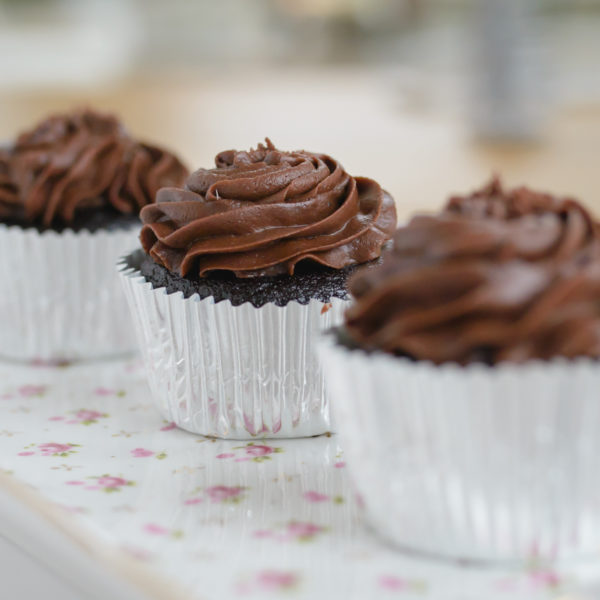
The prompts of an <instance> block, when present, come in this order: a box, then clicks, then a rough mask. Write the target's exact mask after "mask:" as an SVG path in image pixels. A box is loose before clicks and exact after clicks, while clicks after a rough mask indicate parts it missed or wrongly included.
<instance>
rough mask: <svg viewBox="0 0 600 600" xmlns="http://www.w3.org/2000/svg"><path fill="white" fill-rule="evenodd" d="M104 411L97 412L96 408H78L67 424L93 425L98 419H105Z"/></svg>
mask: <svg viewBox="0 0 600 600" xmlns="http://www.w3.org/2000/svg"><path fill="white" fill-rule="evenodd" d="M106 417H108V415H107V414H106V413H101V412H98V411H97V410H78V411H77V412H75V415H74V418H73V419H72V420H71V421H67V423H68V424H69V425H93V424H94V423H97V422H98V419H106Z"/></svg>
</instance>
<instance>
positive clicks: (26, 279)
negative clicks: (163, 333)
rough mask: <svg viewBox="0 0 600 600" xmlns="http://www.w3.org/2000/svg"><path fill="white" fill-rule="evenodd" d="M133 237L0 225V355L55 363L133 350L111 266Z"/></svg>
mask: <svg viewBox="0 0 600 600" xmlns="http://www.w3.org/2000/svg"><path fill="white" fill-rule="evenodd" d="M138 233H139V230H138V229H137V228H132V229H128V230H114V231H103V230H102V231H97V232H94V233H90V232H89V231H80V232H74V231H72V230H65V231H63V232H61V233H58V232H55V231H44V232H42V233H40V232H38V231H37V230H36V229H33V228H28V229H23V228H21V227H17V226H7V225H2V224H0V357H3V358H9V359H14V360H20V361H35V362H42V363H56V362H62V361H67V362H68V361H76V360H89V359H98V358H108V357H112V356H119V355H123V354H126V353H129V352H132V351H134V350H135V349H136V343H135V336H134V333H133V327H132V325H131V318H130V316H129V310H128V308H127V303H126V300H125V297H124V295H123V291H122V289H121V286H120V284H119V281H118V276H117V274H116V273H115V262H116V261H117V259H118V258H119V257H120V256H123V254H124V253H126V252H128V251H130V250H131V249H132V248H134V247H135V246H136V245H137V244H138V241H137V236H138Z"/></svg>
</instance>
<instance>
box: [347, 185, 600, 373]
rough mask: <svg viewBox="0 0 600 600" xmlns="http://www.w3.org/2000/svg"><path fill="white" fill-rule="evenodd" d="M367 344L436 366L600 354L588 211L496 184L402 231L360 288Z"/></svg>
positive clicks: (598, 290) (598, 249)
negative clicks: (440, 364)
mask: <svg viewBox="0 0 600 600" xmlns="http://www.w3.org/2000/svg"><path fill="white" fill-rule="evenodd" d="M350 291H351V292H352V294H353V295H354V296H355V299H356V302H355V304H354V305H353V306H352V307H351V308H350V309H349V310H348V312H347V315H346V318H347V329H348V332H349V334H350V335H351V337H352V338H353V339H354V340H355V341H356V342H357V343H358V344H359V345H361V346H362V347H364V348H367V349H380V350H384V351H386V352H390V353H393V354H398V355H405V356H409V357H412V358H415V359H418V360H431V361H433V362H435V363H443V362H458V363H461V364H466V363H469V362H473V361H483V362H487V363H497V362H500V361H504V360H508V361H515V362H522V361H525V360H528V359H533V358H539V359H549V358H552V357H556V356H564V357H569V358H571V357H576V356H590V357H598V356H600V303H599V302H598V298H599V297H600V296H599V294H600V242H599V237H598V229H597V225H596V223H595V222H594V220H593V219H592V217H591V215H590V214H589V212H588V211H587V210H586V209H585V208H584V207H583V206H582V205H581V204H579V203H578V202H576V201H574V200H571V199H565V198H555V197H553V196H551V195H549V194H544V193H538V192H534V191H532V190H529V189H527V188H524V187H522V188H517V189H514V190H505V189H503V188H502V186H501V184H500V182H499V181H498V180H497V179H494V180H492V182H491V183H490V184H489V185H487V186H486V187H484V188H483V189H481V190H479V191H477V192H474V193H473V194H471V195H469V196H466V197H461V196H456V197H453V198H451V199H450V201H449V202H448V204H447V206H446V208H445V210H443V211H442V212H441V213H439V214H437V215H432V216H417V217H415V218H413V219H412V220H411V221H410V223H409V224H408V225H407V226H405V227H402V228H400V229H399V230H398V232H397V233H396V235H395V238H394V247H393V249H392V250H391V251H390V252H389V253H388V254H386V256H385V257H384V261H383V264H382V265H381V266H378V267H375V268H373V269H370V270H368V271H364V272H359V273H358V274H357V275H355V277H354V278H353V279H352V280H351V282H350Z"/></svg>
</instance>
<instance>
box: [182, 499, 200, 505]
mask: <svg viewBox="0 0 600 600" xmlns="http://www.w3.org/2000/svg"><path fill="white" fill-rule="evenodd" d="M202 502H204V500H203V499H202V498H188V499H187V500H186V501H185V502H184V504H185V505H186V506H192V505H194V504H201V503H202Z"/></svg>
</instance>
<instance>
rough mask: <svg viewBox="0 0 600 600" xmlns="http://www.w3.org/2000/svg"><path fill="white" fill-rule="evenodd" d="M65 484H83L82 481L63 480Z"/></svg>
mask: <svg viewBox="0 0 600 600" xmlns="http://www.w3.org/2000/svg"><path fill="white" fill-rule="evenodd" d="M65 483H66V484H67V485H83V484H84V482H83V481H65Z"/></svg>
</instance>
